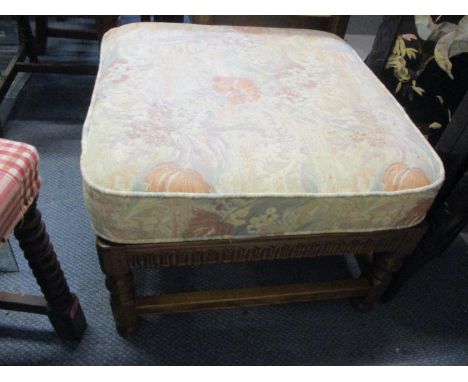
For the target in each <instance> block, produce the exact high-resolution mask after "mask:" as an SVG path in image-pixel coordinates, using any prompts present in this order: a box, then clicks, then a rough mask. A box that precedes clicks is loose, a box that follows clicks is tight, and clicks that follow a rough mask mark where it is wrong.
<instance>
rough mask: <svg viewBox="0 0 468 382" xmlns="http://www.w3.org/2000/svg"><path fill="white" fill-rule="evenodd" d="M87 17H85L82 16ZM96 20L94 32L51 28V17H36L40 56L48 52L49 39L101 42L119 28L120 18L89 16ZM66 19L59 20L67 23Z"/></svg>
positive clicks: (36, 37) (37, 43) (37, 44)
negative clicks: (112, 30) (104, 36)
mask: <svg viewBox="0 0 468 382" xmlns="http://www.w3.org/2000/svg"><path fill="white" fill-rule="evenodd" d="M81 17H85V16H81ZM87 17H92V18H94V22H95V28H94V29H93V30H82V29H76V28H75V29H73V28H57V27H50V26H49V22H48V21H49V16H36V17H35V21H36V36H35V40H36V48H37V53H38V54H44V53H45V52H46V50H47V39H48V37H60V38H71V39H79V40H101V38H102V36H103V35H104V33H106V32H107V31H108V30H109V29H111V28H113V27H115V26H117V21H118V16H87ZM65 19H66V18H64V17H62V18H60V17H59V18H58V21H65Z"/></svg>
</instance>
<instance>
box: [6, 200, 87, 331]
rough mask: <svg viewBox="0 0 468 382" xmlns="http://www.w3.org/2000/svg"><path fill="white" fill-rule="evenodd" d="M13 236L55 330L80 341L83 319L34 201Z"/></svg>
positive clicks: (75, 297) (78, 304)
mask: <svg viewBox="0 0 468 382" xmlns="http://www.w3.org/2000/svg"><path fill="white" fill-rule="evenodd" d="M15 236H16V238H17V239H18V241H19V245H20V247H21V249H22V250H23V252H24V256H25V257H26V259H27V260H28V263H29V266H30V268H31V270H32V272H33V274H34V277H35V278H36V280H37V283H38V284H39V286H40V287H41V290H42V293H43V294H44V298H45V299H46V301H47V304H48V308H49V313H48V316H49V319H50V321H51V323H52V325H53V327H54V329H55V331H56V332H57V334H58V335H59V336H60V337H63V338H66V339H80V338H81V337H82V335H83V333H84V330H85V328H86V319H85V316H84V314H83V311H82V310H81V306H80V302H79V300H78V297H77V296H75V295H74V294H72V293H70V289H69V288H68V284H67V281H66V279H65V276H64V274H63V272H62V269H61V267H60V263H59V262H58V260H57V255H56V254H55V251H54V248H53V246H52V244H51V243H50V241H49V235H48V234H47V232H46V227H45V224H44V222H43V221H42V219H41V213H40V212H39V210H38V209H37V208H36V201H35V202H34V203H33V204H32V205H31V207H30V208H29V209H28V211H27V212H26V214H25V215H24V217H23V220H22V222H20V223H19V224H18V225H17V226H16V228H15Z"/></svg>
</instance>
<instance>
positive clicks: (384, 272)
mask: <svg viewBox="0 0 468 382" xmlns="http://www.w3.org/2000/svg"><path fill="white" fill-rule="evenodd" d="M400 267H401V256H399V255H398V254H396V253H383V254H374V260H373V262H372V264H370V266H369V268H368V270H367V272H366V273H365V274H363V275H362V276H361V277H367V278H368V279H369V282H370V284H371V289H370V290H369V292H368V294H367V295H365V296H363V297H356V298H353V299H352V300H351V302H352V305H353V306H354V307H355V308H356V309H357V310H359V311H362V312H366V311H369V310H371V309H372V308H373V306H374V303H375V302H377V301H378V300H379V299H380V297H381V296H382V294H383V293H384V292H385V291H386V290H387V288H388V286H389V285H390V282H391V281H392V274H393V273H395V272H396V271H398V270H399V269H400Z"/></svg>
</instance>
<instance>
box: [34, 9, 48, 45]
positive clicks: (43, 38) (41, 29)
mask: <svg viewBox="0 0 468 382" xmlns="http://www.w3.org/2000/svg"><path fill="white" fill-rule="evenodd" d="M35 21H36V50H37V54H46V52H47V28H48V18H47V16H36V19H35Z"/></svg>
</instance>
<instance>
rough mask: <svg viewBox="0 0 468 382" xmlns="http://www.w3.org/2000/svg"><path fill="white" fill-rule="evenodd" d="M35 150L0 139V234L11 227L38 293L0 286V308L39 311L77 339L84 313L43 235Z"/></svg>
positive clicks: (60, 332) (2, 236) (63, 334)
mask: <svg viewBox="0 0 468 382" xmlns="http://www.w3.org/2000/svg"><path fill="white" fill-rule="evenodd" d="M38 163H39V156H38V154H37V151H36V149H35V148H34V147H33V146H31V145H28V144H25V143H21V142H14V141H10V140H6V139H0V240H1V241H2V243H4V242H5V241H6V239H7V238H8V237H9V236H10V235H11V233H13V231H14V234H15V236H16V238H17V239H18V242H19V245H20V247H21V249H22V250H23V252H24V255H25V257H26V259H27V260H28V263H29V266H30V267H31V270H32V271H33V274H34V276H35V278H36V280H37V283H38V284H39V286H40V287H41V290H42V292H43V294H44V297H42V296H34V295H27V294H24V293H11V292H0V309H7V310H15V311H23V312H29V313H37V314H45V315H47V316H48V317H49V319H50V322H51V323H52V325H53V327H54V329H55V331H56V332H57V334H58V335H59V336H61V337H63V338H65V339H74V340H77V339H80V338H81V337H82V335H83V332H84V330H85V328H86V319H85V317H84V314H83V311H82V310H81V306H80V302H79V300H78V297H77V296H76V295H74V294H72V293H70V289H69V287H68V285H67V281H66V279H65V276H64V274H63V272H62V269H61V267H60V263H59V262H58V260H57V256H56V254H55V251H54V248H53V246H52V244H51V243H50V241H49V235H48V234H47V231H46V227H45V225H44V223H43V221H42V219H41V214H40V212H39V210H38V209H37V206H36V203H37V198H38V195H39V188H40V178H39V172H38Z"/></svg>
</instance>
